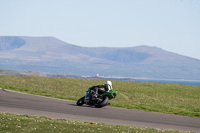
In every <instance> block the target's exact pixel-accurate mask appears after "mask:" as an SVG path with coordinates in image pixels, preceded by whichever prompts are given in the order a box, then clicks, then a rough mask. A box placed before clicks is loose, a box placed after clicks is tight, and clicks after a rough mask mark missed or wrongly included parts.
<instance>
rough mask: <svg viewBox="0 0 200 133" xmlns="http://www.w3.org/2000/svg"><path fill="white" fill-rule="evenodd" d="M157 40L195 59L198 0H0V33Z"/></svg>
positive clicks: (95, 42)
mask: <svg viewBox="0 0 200 133" xmlns="http://www.w3.org/2000/svg"><path fill="white" fill-rule="evenodd" d="M7 35H9V36H12V35H15V36H54V37H56V38H58V39H61V40H63V41H65V42H68V43H71V44H75V45H79V46H84V47H98V46H106V47H134V46H139V45H149V46H157V47H160V48H163V49H165V50H167V51H171V52H175V53H179V54H182V55H186V56H190V57H193V58H197V59H200V0H0V36H7Z"/></svg>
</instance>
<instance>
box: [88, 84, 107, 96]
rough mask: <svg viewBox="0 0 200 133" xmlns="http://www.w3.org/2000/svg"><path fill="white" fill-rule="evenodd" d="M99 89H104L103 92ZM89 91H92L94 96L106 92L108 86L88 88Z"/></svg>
mask: <svg viewBox="0 0 200 133" xmlns="http://www.w3.org/2000/svg"><path fill="white" fill-rule="evenodd" d="M101 88H104V90H102V89H101ZM90 89H91V90H93V91H94V92H95V93H96V94H103V93H105V92H107V91H108V85H107V84H104V85H96V86H92V87H90Z"/></svg>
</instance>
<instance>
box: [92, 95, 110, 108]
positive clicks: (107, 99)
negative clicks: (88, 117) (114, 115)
mask: <svg viewBox="0 0 200 133" xmlns="http://www.w3.org/2000/svg"><path fill="white" fill-rule="evenodd" d="M108 101H109V98H108V97H107V96H105V97H103V101H102V102H100V103H96V104H95V107H96V108H101V107H103V106H106V105H107V104H108Z"/></svg>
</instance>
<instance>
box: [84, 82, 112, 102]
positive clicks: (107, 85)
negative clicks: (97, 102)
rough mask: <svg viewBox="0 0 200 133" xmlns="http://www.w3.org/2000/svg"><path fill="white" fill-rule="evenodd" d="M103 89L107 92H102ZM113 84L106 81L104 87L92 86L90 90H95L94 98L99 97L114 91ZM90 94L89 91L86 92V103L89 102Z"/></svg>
mask: <svg viewBox="0 0 200 133" xmlns="http://www.w3.org/2000/svg"><path fill="white" fill-rule="evenodd" d="M101 88H104V89H105V90H102V89H101ZM112 89H113V88H112V82H111V81H106V83H105V84H103V85H96V86H92V87H90V88H89V90H93V91H94V93H95V94H94V96H95V97H97V94H103V93H105V92H109V91H112ZM88 94H89V92H88V91H87V92H86V95H85V102H88V101H89V98H90V97H89V95H88Z"/></svg>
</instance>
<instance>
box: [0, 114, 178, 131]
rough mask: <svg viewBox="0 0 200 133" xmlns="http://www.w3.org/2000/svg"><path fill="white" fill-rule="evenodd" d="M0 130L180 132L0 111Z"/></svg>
mask: <svg viewBox="0 0 200 133" xmlns="http://www.w3.org/2000/svg"><path fill="white" fill-rule="evenodd" d="M0 132H9V133H10V132H12V133H28V132H34V133H48V132H54V133H61V132H62V133H63V132H66V133H74V132H76V133H84V132H85V133H130V132H132V133H136V132H138V133H158V132H162V133H181V132H179V131H174V130H159V129H150V128H136V127H128V126H114V125H108V124H102V123H92V122H81V121H69V120H61V119H50V118H46V117H36V116H28V115H15V114H9V113H0Z"/></svg>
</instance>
